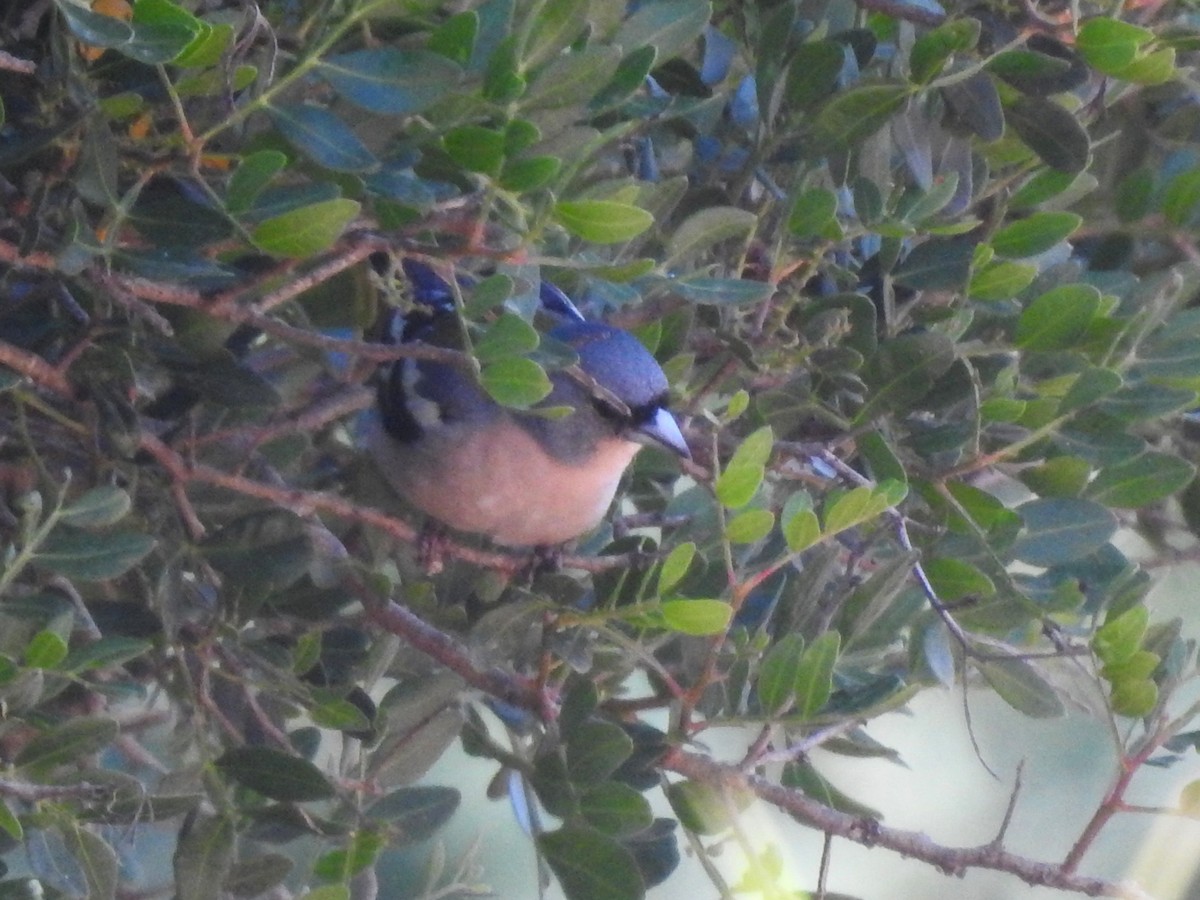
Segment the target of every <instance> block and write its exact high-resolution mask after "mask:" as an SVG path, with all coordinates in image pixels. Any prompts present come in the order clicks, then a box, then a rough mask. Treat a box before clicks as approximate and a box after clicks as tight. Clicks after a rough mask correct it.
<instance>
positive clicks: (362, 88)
mask: <svg viewBox="0 0 1200 900" xmlns="http://www.w3.org/2000/svg"><path fill="white" fill-rule="evenodd" d="M316 71H317V74H318V75H320V76H321V77H322V78H324V79H325V80H326V81H328V82H329V84H330V85H331V86H332V87H333V89H334V90H335V91H337V92H338V93H339V94H341V95H342V96H343V97H345V98H346V99H347V100H349V101H350V102H351V103H353V104H354V105H356V106H360V107H362V108H363V109H366V110H370V111H371V112H374V113H380V114H381V115H392V116H408V115H412V114H413V113H418V112H421V111H422V110H424V109H427V108H428V107H430V106H432V105H433V104H434V103H436V102H437V101H438V100H440V99H442V97H444V96H446V95H447V94H449V93H450V92H451V91H453V90H454V89H455V88H456V86H457V85H458V82H459V80H460V79H461V78H462V70H461V69H460V68H459V67H458V65H457V64H456V63H454V62H452V61H451V60H449V59H447V58H446V57H445V56H443V55H442V54H440V53H434V52H430V51H426V50H399V49H397V48H395V47H373V48H370V49H367V50H355V51H353V52H351V53H343V54H341V55H339V56H329V57H325V58H323V59H321V61H320V62H319V63H318V64H317V69H316Z"/></svg>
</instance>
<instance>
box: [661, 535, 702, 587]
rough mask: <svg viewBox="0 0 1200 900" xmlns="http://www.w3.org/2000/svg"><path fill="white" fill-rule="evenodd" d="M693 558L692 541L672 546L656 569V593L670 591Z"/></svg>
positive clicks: (694, 551)
mask: <svg viewBox="0 0 1200 900" xmlns="http://www.w3.org/2000/svg"><path fill="white" fill-rule="evenodd" d="M695 558H696V545H695V544H694V543H693V542H691V541H685V542H684V543H682V544H678V545H676V546H675V547H673V548H672V549H671V552H670V553H668V554H667V558H666V559H664V560H663V561H662V566H661V567H660V568H659V570H658V593H659V594H660V595H661V594H667V593H670V592H671V591H672V590H673V589H674V588H675V586H676V585H678V584H679V582H681V581H682V580H683V577H684V576H685V575H687V571H688V569H689V568H690V567H691V565H692V560H693V559H695Z"/></svg>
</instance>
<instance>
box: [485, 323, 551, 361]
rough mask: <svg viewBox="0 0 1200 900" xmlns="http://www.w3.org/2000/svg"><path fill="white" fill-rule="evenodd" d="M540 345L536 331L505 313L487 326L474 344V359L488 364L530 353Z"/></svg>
mask: <svg viewBox="0 0 1200 900" xmlns="http://www.w3.org/2000/svg"><path fill="white" fill-rule="evenodd" d="M540 343H541V338H540V337H539V336H538V333H537V329H536V328H534V327H533V326H532V325H530V324H529V323H528V322H526V321H525V320H524V319H522V318H521V317H520V316H518V315H517V314H516V313H511V312H505V313H503V314H502V315H501V316H500V318H498V319H497V320H496V321H495V322H493V323H492V324H491V325H489V326H488V330H487V331H485V332H484V334H483V337H481V338H480V339H479V341H478V342H477V343H476V344H475V347H474V350H475V358H476V359H478V360H479V361H480V362H481V363H485V364H486V363H489V362H493V361H495V360H500V359H504V358H505V357H510V356H521V355H524V354H526V353H531V352H533V351H534V350H536V349H537V347H538V344H540Z"/></svg>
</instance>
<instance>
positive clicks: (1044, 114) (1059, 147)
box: [1006, 97, 1092, 172]
mask: <svg viewBox="0 0 1200 900" xmlns="http://www.w3.org/2000/svg"><path fill="white" fill-rule="evenodd" d="M1006 115H1007V118H1008V124H1009V125H1011V126H1012V128H1013V130H1014V131H1015V132H1016V133H1017V134H1018V135H1019V136H1020V138H1021V140H1022V141H1024V142H1025V143H1026V144H1027V145H1028V146H1029V149H1031V150H1032V151H1033V152H1034V153H1036V154H1037V155H1038V156H1039V157H1041V159H1042V161H1043V162H1045V163H1046V165H1048V166H1050V167H1051V168H1053V169H1058V170H1059V171H1061V172H1081V171H1083V169H1085V168H1086V167H1087V164H1088V160H1089V159H1090V158H1091V152H1092V146H1091V140H1090V139H1089V138H1088V135H1087V132H1086V131H1084V130H1083V126H1082V125H1080V124H1079V120H1078V119H1076V118H1075V116H1074V115H1072V114H1071V113H1069V112H1067V110H1065V109H1064V108H1063V107H1061V106H1059V105H1058V104H1057V103H1053V102H1051V101H1049V100H1045V99H1043V98H1041V97H1021V98H1020V99H1019V100H1017V101H1016V102H1015V103H1014V104H1012V105H1011V106H1009V107H1008V109H1007V110H1006Z"/></svg>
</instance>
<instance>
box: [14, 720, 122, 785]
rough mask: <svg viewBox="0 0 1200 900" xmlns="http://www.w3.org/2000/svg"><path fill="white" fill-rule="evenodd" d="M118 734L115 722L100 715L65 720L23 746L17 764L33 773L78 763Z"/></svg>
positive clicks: (107, 743) (109, 742)
mask: <svg viewBox="0 0 1200 900" xmlns="http://www.w3.org/2000/svg"><path fill="white" fill-rule="evenodd" d="M119 733H120V728H119V727H118V726H117V723H116V722H115V721H114V720H112V719H108V718H104V717H103V716H84V717H80V718H75V719H67V721H65V722H63V724H61V725H58V726H56V727H54V728H51V729H49V730H48V731H43V732H42V733H41V734H39V735H37V737H35V738H33V739H32V740H31V741H29V743H27V744H26V745H25V746H24V747H22V748H21V752H20V753H18V754H17V758H16V765H17V768H19V769H25V770H27V771H29V772H33V773H40V772H49V771H50V770H51V769H54V768H55V767H57V766H61V765H66V764H69V763H77V762H79V761H80V760H81V759H82V758H83V757H86V756H91V755H92V754H93V753H99V752H100V751H101V750H104V749H105V748H106V747H108V746H109V745H110V744H112V742H113V741H115V740H116V739H117V735H118V734H119Z"/></svg>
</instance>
